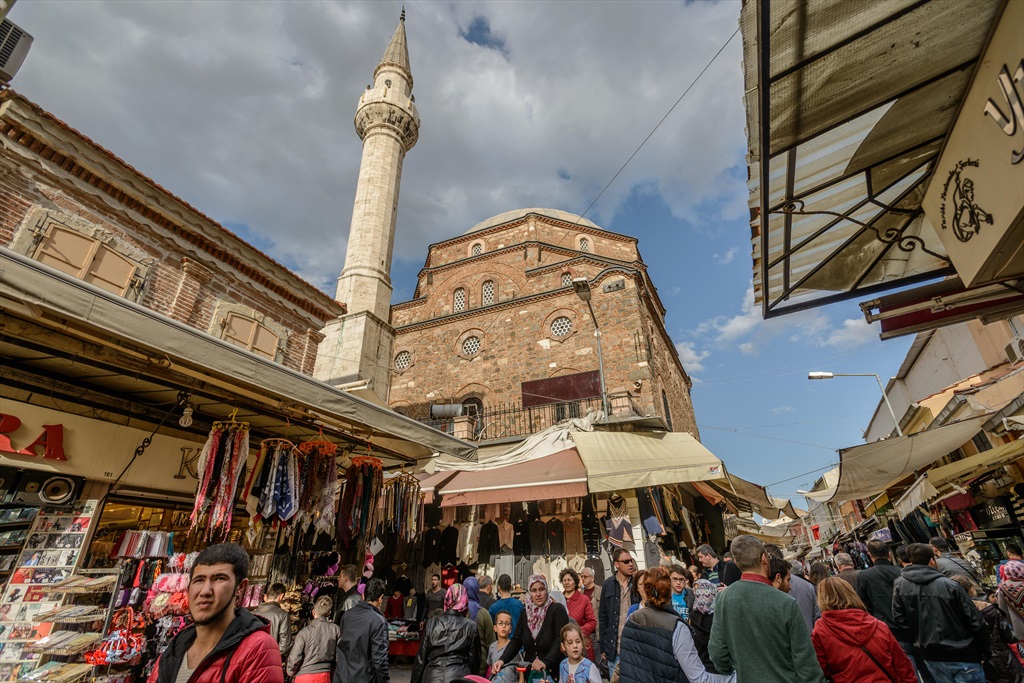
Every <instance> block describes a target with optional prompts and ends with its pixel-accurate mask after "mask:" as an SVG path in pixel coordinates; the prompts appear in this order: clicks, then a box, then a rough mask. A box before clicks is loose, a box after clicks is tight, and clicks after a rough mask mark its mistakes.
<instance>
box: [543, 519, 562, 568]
mask: <svg viewBox="0 0 1024 683" xmlns="http://www.w3.org/2000/svg"><path fill="white" fill-rule="evenodd" d="M546 535H547V540H548V555H549V556H551V557H552V558H555V557H561V556H564V555H565V525H564V524H562V520H560V519H558V518H557V517H552V518H551V519H549V520H548V523H547V533H546Z"/></svg>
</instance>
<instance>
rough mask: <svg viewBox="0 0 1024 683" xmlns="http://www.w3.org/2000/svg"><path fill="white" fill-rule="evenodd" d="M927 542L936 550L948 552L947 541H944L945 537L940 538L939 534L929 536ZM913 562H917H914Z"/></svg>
mask: <svg viewBox="0 0 1024 683" xmlns="http://www.w3.org/2000/svg"><path fill="white" fill-rule="evenodd" d="M928 544H929V545H930V546H932V547H933V548H935V549H936V550H938V551H939V552H940V553H948V552H949V543H947V542H946V539H944V538H942V537H940V536H932V537H931V538H929V539H928ZM914 564H917V563H916V562H915V563H914Z"/></svg>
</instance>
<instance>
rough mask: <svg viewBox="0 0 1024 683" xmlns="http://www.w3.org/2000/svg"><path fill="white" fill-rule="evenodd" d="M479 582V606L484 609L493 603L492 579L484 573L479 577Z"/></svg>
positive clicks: (487, 608)
mask: <svg viewBox="0 0 1024 683" xmlns="http://www.w3.org/2000/svg"><path fill="white" fill-rule="evenodd" d="M479 582H480V606H481V607H483V608H484V609H486V610H489V609H490V608H491V605H493V604H494V579H492V578H491V577H489V576H487V574H484V575H483V576H481V577H480V579H479Z"/></svg>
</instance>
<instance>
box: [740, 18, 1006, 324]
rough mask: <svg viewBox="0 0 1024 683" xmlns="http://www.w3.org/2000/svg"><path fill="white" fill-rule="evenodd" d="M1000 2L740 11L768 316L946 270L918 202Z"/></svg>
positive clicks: (760, 278)
mask: <svg viewBox="0 0 1024 683" xmlns="http://www.w3.org/2000/svg"><path fill="white" fill-rule="evenodd" d="M1002 6H1003V3H1002V2H999V1H998V0H986V1H984V2H963V1H960V0H886V1H885V2H850V1H849V0H817V1H815V2H809V1H807V0H750V1H748V2H746V3H744V7H743V9H742V11H741V14H740V26H741V28H742V31H743V52H744V56H743V64H744V81H745V86H746V87H745V92H746V111H747V134H748V148H749V159H750V168H749V170H750V173H749V177H750V181H749V187H750V191H751V193H750V196H751V202H750V203H751V216H752V218H753V220H752V221H751V228H752V229H751V233H752V246H753V251H754V274H753V286H754V296H755V301H756V302H757V303H759V304H761V305H762V311H763V313H764V316H765V317H766V318H768V317H772V316H775V315H779V314H782V313H786V312H791V311H796V310H801V309H803V308H808V307H811V306H818V305H824V304H826V303H830V302H833V301H838V300H842V299H847V298H850V297H853V296H859V295H867V294H870V293H873V292H878V291H882V290H885V289H892V288H895V287H900V286H904V285H908V284H911V283H915V282H921V281H923V280H926V279H930V278H936V277H938V276H941V275H944V274H949V273H952V267H951V264H950V261H949V258H948V256H947V253H946V250H945V249H944V248H943V246H942V244H941V242H940V240H939V238H938V236H937V234H936V230H935V228H934V227H933V224H932V222H931V221H930V220H929V218H928V217H927V216H925V214H924V211H923V209H922V207H921V205H922V200H923V198H924V195H925V191H926V190H927V188H928V185H929V183H930V182H931V181H932V178H933V174H932V171H933V170H934V166H935V164H936V162H937V160H938V156H939V152H940V150H941V149H942V145H943V142H944V140H945V139H946V137H947V135H948V133H949V131H950V129H951V127H952V126H953V123H954V120H955V117H956V115H957V112H958V110H959V107H960V104H961V102H962V101H963V98H964V96H965V93H966V91H967V88H968V85H969V84H970V82H971V76H972V74H973V73H974V71H975V67H976V65H977V63H978V61H979V58H980V56H981V55H982V51H983V49H984V47H985V45H986V41H987V39H988V37H989V35H990V33H991V32H992V29H993V26H994V24H995V22H996V20H997V18H998V17H999V13H1000V10H1001V8H1002Z"/></svg>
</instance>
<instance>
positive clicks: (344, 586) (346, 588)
mask: <svg viewBox="0 0 1024 683" xmlns="http://www.w3.org/2000/svg"><path fill="white" fill-rule="evenodd" d="M338 589H339V590H340V591H341V595H340V596H339V597H338V601H337V602H338V613H337V614H335V615H334V623H336V624H339V625H340V624H341V617H342V615H343V614H345V612H347V611H349V610H350V609H352V608H353V607H355V606H356V604H357V603H359V602H362V600H363V596H361V595H359V573H358V571H357V570H356V566H355V565H354V564H345V565H342V566H341V567H340V568H339V569H338Z"/></svg>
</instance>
